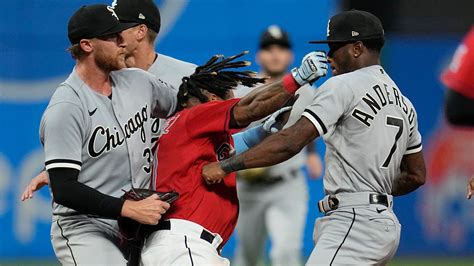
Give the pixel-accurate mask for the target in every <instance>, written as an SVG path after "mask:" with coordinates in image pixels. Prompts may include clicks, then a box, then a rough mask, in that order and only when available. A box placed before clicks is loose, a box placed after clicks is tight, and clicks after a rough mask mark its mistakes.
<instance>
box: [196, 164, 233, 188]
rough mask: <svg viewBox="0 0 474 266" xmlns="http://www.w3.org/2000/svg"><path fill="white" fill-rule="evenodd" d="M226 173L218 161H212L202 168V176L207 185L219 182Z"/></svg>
mask: <svg viewBox="0 0 474 266" xmlns="http://www.w3.org/2000/svg"><path fill="white" fill-rule="evenodd" d="M225 176H227V174H226V173H225V172H224V170H222V168H221V166H220V164H219V162H212V163H210V164H206V165H204V167H203V168H202V178H203V179H204V181H205V182H206V184H208V185H212V184H215V183H220V182H221V181H222V179H223V178H224V177H225Z"/></svg>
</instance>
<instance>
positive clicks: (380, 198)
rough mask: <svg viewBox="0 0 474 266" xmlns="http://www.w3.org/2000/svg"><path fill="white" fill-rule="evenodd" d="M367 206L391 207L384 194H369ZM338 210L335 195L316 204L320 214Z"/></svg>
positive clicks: (337, 200) (337, 201)
mask: <svg viewBox="0 0 474 266" xmlns="http://www.w3.org/2000/svg"><path fill="white" fill-rule="evenodd" d="M369 204H381V205H384V206H385V207H387V208H389V207H391V206H390V204H389V200H388V196H387V195H384V194H369ZM337 208H339V199H338V198H337V195H330V196H328V197H327V199H326V198H325V199H322V200H320V201H319V202H318V209H319V211H320V212H322V213H326V212H328V211H331V210H332V211H333V210H336V209H337Z"/></svg>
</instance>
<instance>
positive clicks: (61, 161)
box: [45, 159, 82, 166]
mask: <svg viewBox="0 0 474 266" xmlns="http://www.w3.org/2000/svg"><path fill="white" fill-rule="evenodd" d="M52 163H73V164H77V165H79V166H82V162H80V161H76V160H68V159H55V160H49V161H47V162H46V163H45V165H48V164H52Z"/></svg>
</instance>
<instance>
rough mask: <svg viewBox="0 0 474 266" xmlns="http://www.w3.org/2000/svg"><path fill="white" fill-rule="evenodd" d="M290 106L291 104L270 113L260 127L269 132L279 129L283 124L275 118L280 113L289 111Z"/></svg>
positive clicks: (275, 131)
mask: <svg viewBox="0 0 474 266" xmlns="http://www.w3.org/2000/svg"><path fill="white" fill-rule="evenodd" d="M292 107H293V106H285V107H283V108H281V109H280V110H278V111H276V112H274V113H273V114H271V115H270V116H269V117H268V118H267V119H266V120H265V121H263V125H262V129H263V130H265V131H266V132H267V133H270V134H273V133H277V132H278V131H280V130H281V129H282V128H283V126H284V124H283V123H281V121H277V119H278V117H279V116H280V115H281V114H284V113H285V112H291V108H292Z"/></svg>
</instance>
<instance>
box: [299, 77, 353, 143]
mask: <svg viewBox="0 0 474 266" xmlns="http://www.w3.org/2000/svg"><path fill="white" fill-rule="evenodd" d="M353 98H354V96H353V93H352V91H351V89H350V88H349V87H347V86H345V85H344V84H343V83H341V82H339V81H338V80H337V79H334V78H330V79H328V80H327V81H326V82H324V83H323V84H322V85H321V87H320V88H319V89H318V91H317V92H316V94H315V96H314V98H313V102H312V103H311V105H309V106H308V107H306V109H305V110H304V112H303V114H302V115H301V116H303V117H306V118H307V119H309V121H311V122H312V123H313V124H314V126H315V127H316V129H317V130H318V132H319V135H320V136H324V135H326V133H328V132H330V131H331V129H332V128H333V127H335V125H336V123H337V121H338V120H339V119H340V118H341V117H342V116H343V115H345V114H346V113H347V112H348V109H349V107H350V103H351V101H352V99H353Z"/></svg>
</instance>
